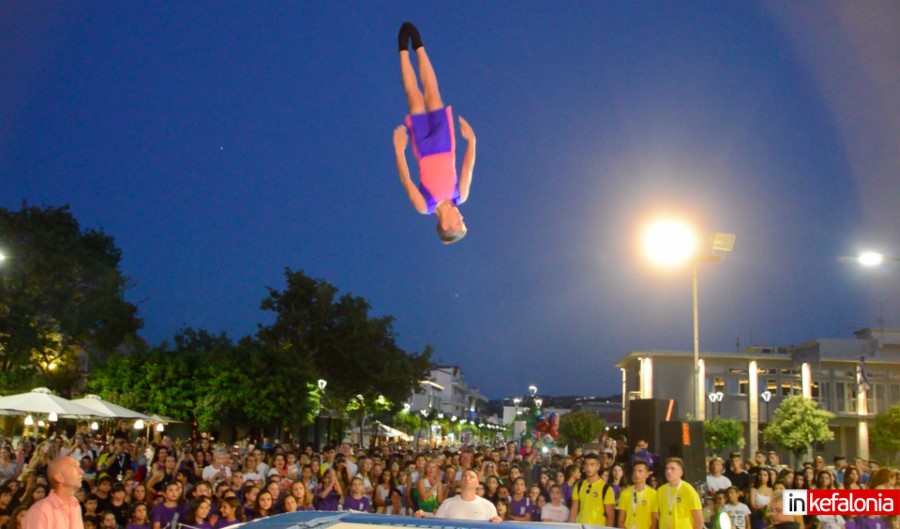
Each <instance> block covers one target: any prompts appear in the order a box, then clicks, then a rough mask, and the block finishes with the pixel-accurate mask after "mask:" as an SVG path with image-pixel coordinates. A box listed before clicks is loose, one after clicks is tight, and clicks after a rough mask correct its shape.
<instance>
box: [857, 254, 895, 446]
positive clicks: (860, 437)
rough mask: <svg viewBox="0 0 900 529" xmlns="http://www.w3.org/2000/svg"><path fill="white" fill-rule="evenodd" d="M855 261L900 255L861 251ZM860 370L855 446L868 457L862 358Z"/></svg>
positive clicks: (871, 262) (872, 263) (875, 263)
mask: <svg viewBox="0 0 900 529" xmlns="http://www.w3.org/2000/svg"><path fill="white" fill-rule="evenodd" d="M856 261H857V262H859V264H861V265H863V266H866V267H875V266H880V265H882V264H884V263H885V262H886V261H893V262H900V257H889V256H886V255H884V254H881V253H879V252H872V251H869V252H863V253H861V254H860V255H859V257H857V258H856ZM880 319H881V315H880V314H879V320H880ZM858 369H859V370H860V374H859V375H857V379H858V380H857V383H858V392H857V395H856V415H857V417H858V419H857V420H858V422H857V427H856V436H857V439H856V446H858V447H859V448H858V451H857V456H859V457H861V458H863V459H868V457H869V422H868V420H867V416H868V414H869V409H868V402H867V399H868V395H866V393H867V392H868V387H867V385H866V384H863V383H861V382H863V381H862V380H859V378H860V376H861V375H862V374H864V373H862V370H863V366H862V360H860V366H859V368H858Z"/></svg>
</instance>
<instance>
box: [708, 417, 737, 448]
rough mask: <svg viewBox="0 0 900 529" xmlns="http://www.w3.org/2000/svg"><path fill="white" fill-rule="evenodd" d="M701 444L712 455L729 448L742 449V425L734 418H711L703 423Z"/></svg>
mask: <svg viewBox="0 0 900 529" xmlns="http://www.w3.org/2000/svg"><path fill="white" fill-rule="evenodd" d="M703 442H704V444H705V445H706V448H708V449H710V450H711V451H712V452H713V453H714V454H719V452H721V451H722V450H723V449H725V448H729V447H732V446H734V447H737V448H743V447H744V442H745V441H744V425H743V423H741V421H739V420H737V419H735V418H734V417H728V418H725V417H713V418H712V419H710V420H708V421H704V422H703Z"/></svg>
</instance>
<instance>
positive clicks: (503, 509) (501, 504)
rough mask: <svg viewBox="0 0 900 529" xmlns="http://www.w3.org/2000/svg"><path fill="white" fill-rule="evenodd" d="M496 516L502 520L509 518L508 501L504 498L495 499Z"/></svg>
mask: <svg viewBox="0 0 900 529" xmlns="http://www.w3.org/2000/svg"><path fill="white" fill-rule="evenodd" d="M497 516H499V517H500V518H503V519H504V520H509V518H510V514H509V502H508V501H506V500H497Z"/></svg>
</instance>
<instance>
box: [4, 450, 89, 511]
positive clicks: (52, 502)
mask: <svg viewBox="0 0 900 529" xmlns="http://www.w3.org/2000/svg"><path fill="white" fill-rule="evenodd" d="M47 476H48V477H49V478H50V482H51V483H52V484H53V490H52V491H51V492H50V494H49V495H48V496H47V497H45V498H41V499H40V500H38V501H36V502H35V503H34V505H31V506H30V507H29V508H28V512H27V513H26V514H25V517H24V519H23V520H22V527H23V528H24V529H81V528H82V527H83V526H84V524H83V522H82V520H81V506H80V505H79V504H78V500H76V499H75V491H76V490H77V489H79V488H81V465H79V464H78V461H76V460H74V459H73V458H71V457H68V456H62V457H59V458H56V459H53V460H52V461H50V462H49V464H48V465H47ZM14 516H15V515H14ZM14 521H15V518H14Z"/></svg>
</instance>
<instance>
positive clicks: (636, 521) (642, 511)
mask: <svg viewBox="0 0 900 529" xmlns="http://www.w3.org/2000/svg"><path fill="white" fill-rule="evenodd" d="M649 475H650V467H649V465H647V463H646V462H644V461H641V460H638V461H635V462H634V465H632V471H631V480H632V481H633V482H634V485H633V486H631V487H628V488H627V489H625V490H623V491H622V493H621V494H619V506H618V509H619V518H618V520H617V521H616V527H620V528H621V529H657V527H658V525H659V509H658V508H657V504H656V491H655V490H653V489H652V488H650V487H648V486H647V477H648V476H649Z"/></svg>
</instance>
